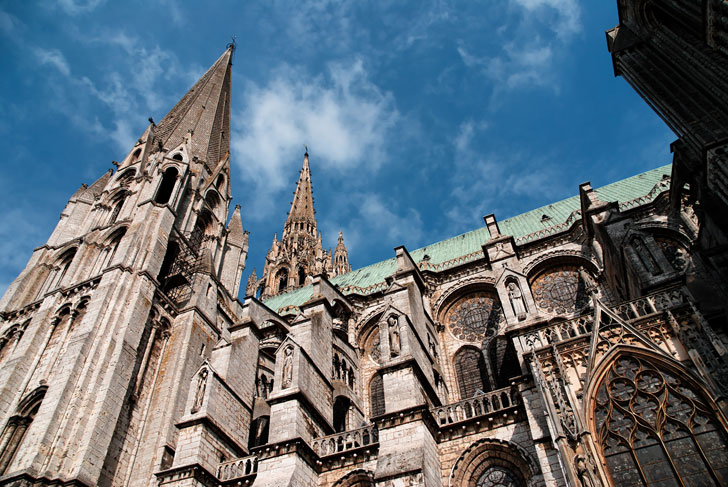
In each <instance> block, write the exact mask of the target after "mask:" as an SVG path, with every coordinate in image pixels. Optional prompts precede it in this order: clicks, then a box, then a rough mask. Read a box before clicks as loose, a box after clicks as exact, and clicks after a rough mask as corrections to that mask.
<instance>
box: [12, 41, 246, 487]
mask: <svg viewBox="0 0 728 487" xmlns="http://www.w3.org/2000/svg"><path fill="white" fill-rule="evenodd" d="M233 51H234V46H232V45H231V46H229V47H228V48H227V49H226V50H225V52H223V54H222V55H221V56H220V58H219V59H218V60H217V61H216V62H215V63H214V64H213V65H212V67H210V69H209V70H208V71H207V72H206V73H205V74H204V75H203V76H202V77H201V78H200V79H199V80H198V81H197V83H195V85H194V86H193V87H192V88H191V89H190V90H189V91H188V92H187V94H185V95H184V97H182V99H181V100H180V101H179V102H178V103H177V104H176V105H175V107H174V108H172V110H171V111H170V112H169V113H168V114H167V115H166V116H165V117H164V118H163V119H162V120H161V121H160V122H159V123H158V124H155V123H154V121H153V120H152V119H150V120H149V125H148V126H147V128H146V130H145V131H144V133H143V134H142V135H141V137H140V138H139V139H138V140H137V142H136V143H135V144H134V146H133V147H132V148H131V150H130V151H129V153H128V154H127V155H126V157H124V158H123V159H122V161H121V162H118V163H115V165H116V166H117V168H116V170H115V171H114V170H109V171H108V172H106V173H104V174H103V175H102V176H101V177H100V178H99V179H98V180H97V181H96V182H95V183H93V184H92V185H90V186H87V185H85V184H84V185H82V186H81V187H80V188H79V189H78V191H76V193H74V194H73V196H71V198H70V200H69V201H68V203H67V205H66V207H65V208H64V210H63V212H62V213H61V218H60V221H59V222H58V224H57V226H56V228H55V230H54V231H53V233H52V234H51V236H50V238H49V239H48V241H47V242H46V243H45V244H44V245H42V246H40V247H39V248H37V249H36V250H35V252H34V253H33V256H32V257H31V259H30V261H29V262H28V264H27V266H26V268H25V269H24V270H23V271H22V272H21V274H20V275H19V276H18V277H17V279H16V280H15V281H14V282H13V283H12V284H11V285H10V287H9V288H8V290H7V292H6V293H5V295H4V296H3V297H2V300H0V325H1V326H2V330H3V333H5V334H7V331H8V330H14V331H13V333H12V334H10V335H8V336H9V337H10V339H8V340H3V341H2V345H0V477H2V478H3V479H4V478H6V476H9V477H10V478H14V477H13V475H15V474H17V475H18V479H21V478H22V479H23V480H24V481H26V482H29V483H32V484H33V485H50V484H51V483H53V484H54V485H55V483H56V482H57V481H58V479H61V480H63V482H64V483H68V484H67V485H109V486H110V485H124V486H134V485H139V486H141V485H149V479H150V478H154V473H155V472H158V471H160V470H164V469H167V468H170V467H171V466H172V465H176V464H178V463H179V462H180V461H182V459H181V458H180V451H179V448H178V446H177V445H178V442H177V439H178V437H179V436H180V435H181V434H182V433H181V431H183V428H181V427H180V425H179V424H177V421H178V420H179V418H181V417H183V416H184V415H185V414H186V408H187V399H188V395H189V391H190V389H191V388H194V387H195V385H196V384H197V382H199V380H196V379H195V380H192V381H191V379H190V378H191V377H193V376H195V373H196V371H197V370H198V369H199V368H200V366H201V365H203V364H204V363H210V364H216V365H214V366H215V367H217V369H219V370H221V371H223V372H220V371H218V373H216V374H213V373H210V374H209V376H208V375H206V376H205V377H206V378H207V377H210V378H209V379H208V380H209V381H210V386H209V387H208V388H207V389H208V390H210V388H212V387H213V382H215V381H218V382H219V381H226V380H227V381H228V382H229V384H228V385H227V386H226V387H228V389H230V390H232V391H234V392H235V393H237V394H239V395H240V396H241V397H252V387H253V386H252V383H253V381H254V377H253V375H254V373H251V374H248V375H251V377H250V385H249V388H251V390H250V391H247V389H246V387H248V386H247V382H246V380H247V379H246V377H245V374H242V375H241V374H238V375H237V376H236V378H235V380H232V379H229V378H226V373H225V372H224V370H225V366H224V364H225V360H224V359H221V358H220V354H219V353H218V352H217V351H216V350H217V349H216V345H218V346H219V345H220V344H221V343H228V344H229V332H227V331H226V325H228V324H230V323H233V322H235V321H236V320H237V318H238V316H237V313H238V312H239V302H237V300H236V298H237V294H238V291H239V288H240V279H241V274H242V271H243V269H244V267H245V259H246V256H247V251H248V233H247V232H245V231H244V230H243V226H242V221H241V215H240V207H239V206H236V207H235V209H234V210H233V212H232V217H231V218H230V219H229V221H228V217H229V210H230V201H231V196H230V76H231V67H232V57H233ZM226 334H227V335H226ZM226 340H227V342H226ZM211 367H212V365H211ZM240 407H243V405H241V406H240ZM198 409H199V408H198ZM241 414H242V415H243V417H244V416H245V413H241ZM222 428H223V429H225V425H224V424H223V425H222ZM245 435H247V433H245ZM238 436H239V435H238ZM226 438H227V440H226V442H223V444H222V445H216V448H217V449H218V450H219V451H221V452H229V454H230V455H238V454H240V452H241V451H244V447H243V446H241V445H247V438H238V437H237V436H236V433H235V432H231V433H230V435H229V437H226ZM184 455H186V458H187V460H189V458H191V457H193V456H194V455H196V453H195V452H190V451H185V452H184ZM187 460H186V461H187ZM218 460H219V459H218Z"/></svg>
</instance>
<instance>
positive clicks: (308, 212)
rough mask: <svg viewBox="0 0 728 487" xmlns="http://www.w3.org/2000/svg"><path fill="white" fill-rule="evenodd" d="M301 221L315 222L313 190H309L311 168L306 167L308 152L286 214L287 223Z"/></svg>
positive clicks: (304, 157)
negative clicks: (289, 209) (289, 208)
mask: <svg viewBox="0 0 728 487" xmlns="http://www.w3.org/2000/svg"><path fill="white" fill-rule="evenodd" d="M301 220H307V221H309V222H312V223H315V222H316V219H315V217H314V211H313V190H312V189H311V168H310V167H309V165H308V150H307V151H306V153H305V154H304V156H303V167H302V168H301V174H300V176H299V177H298V183H297V184H296V193H295V194H294V196H293V202H292V203H291V211H290V212H289V213H288V223H290V222H292V221H301ZM286 226H288V225H286Z"/></svg>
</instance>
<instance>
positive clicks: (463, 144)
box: [445, 120, 565, 233]
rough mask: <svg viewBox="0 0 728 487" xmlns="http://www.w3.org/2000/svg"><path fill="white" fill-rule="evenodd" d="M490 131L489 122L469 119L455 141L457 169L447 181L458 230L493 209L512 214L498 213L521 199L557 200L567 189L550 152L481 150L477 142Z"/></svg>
mask: <svg viewBox="0 0 728 487" xmlns="http://www.w3.org/2000/svg"><path fill="white" fill-rule="evenodd" d="M486 130H487V124H484V123H482V122H481V123H477V122H474V121H471V120H469V121H465V122H463V123H461V124H460V127H459V130H458V132H457V134H456V135H455V137H454V138H453V140H452V145H453V152H454V170H453V172H452V175H451V178H450V181H449V183H448V184H449V185H450V186H451V187H452V198H451V199H450V201H449V205H448V207H447V208H446V209H445V213H446V215H447V217H448V220H449V224H450V227H451V232H453V233H456V232H461V231H463V230H468V229H472V228H473V225H474V224H475V222H478V221H479V220H480V219H481V218H482V217H483V216H484V215H486V214H488V213H495V214H496V217H498V216H500V218H504V217H507V216H510V215H502V214H501V215H499V214H500V212H501V211H503V210H506V209H510V208H512V207H514V206H516V207H517V206H518V205H516V204H514V203H516V202H518V201H521V200H531V201H534V200H535V201H538V200H539V199H547V200H549V199H554V198H556V197H558V195H560V194H563V192H564V190H565V188H564V187H563V185H562V183H559V181H560V178H559V177H558V176H559V174H558V168H557V166H556V165H555V164H554V163H553V161H551V160H550V159H549V158H548V156H544V155H537V154H530V153H528V152H524V151H523V150H522V149H519V148H514V147H509V148H504V149H502V150H491V151H488V152H486V153H480V152H478V151H477V150H476V149H475V148H474V145H475V144H474V141H475V140H476V138H477V137H480V136H481V135H482V133H483V132H484V131H486ZM544 181H549V182H550V183H549V184H547V185H546V184H544ZM527 206H528V205H527Z"/></svg>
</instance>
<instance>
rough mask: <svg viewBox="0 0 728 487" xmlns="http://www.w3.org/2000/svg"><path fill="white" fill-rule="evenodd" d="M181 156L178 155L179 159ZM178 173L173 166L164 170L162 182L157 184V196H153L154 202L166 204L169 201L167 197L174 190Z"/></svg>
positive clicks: (170, 195)
mask: <svg viewBox="0 0 728 487" xmlns="http://www.w3.org/2000/svg"><path fill="white" fill-rule="evenodd" d="M181 157H182V156H180V159H181ZM178 174H179V172H178V171H177V169H176V168H174V167H170V168H168V169H167V170H166V171H164V175H163V176H162V182H161V183H160V184H159V189H158V190H157V196H156V198H154V201H155V202H156V203H159V204H160V205H166V204H167V203H169V199H170V198H171V197H172V191H173V190H174V185H175V183H176V182H177V175H178Z"/></svg>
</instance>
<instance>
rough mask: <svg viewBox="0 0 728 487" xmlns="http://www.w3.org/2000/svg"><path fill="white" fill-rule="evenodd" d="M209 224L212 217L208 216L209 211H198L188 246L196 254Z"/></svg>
mask: <svg viewBox="0 0 728 487" xmlns="http://www.w3.org/2000/svg"><path fill="white" fill-rule="evenodd" d="M211 226H212V217H211V216H210V213H209V212H208V211H207V210H205V211H202V212H200V215H199V216H198V217H197V221H196V222H195V228H194V229H193V230H192V233H191V234H190V246H191V247H192V250H193V252H195V253H196V254H197V253H199V252H200V249H201V248H202V244H203V241H204V240H205V235H206V234H207V232H208V230H209V229H210V227H211Z"/></svg>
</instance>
